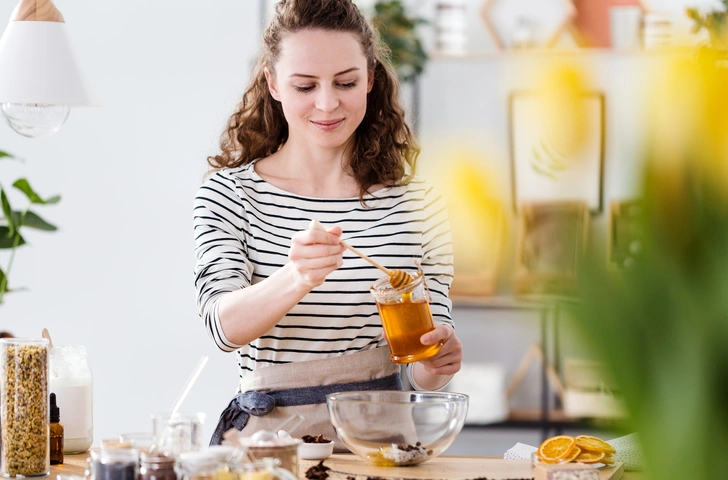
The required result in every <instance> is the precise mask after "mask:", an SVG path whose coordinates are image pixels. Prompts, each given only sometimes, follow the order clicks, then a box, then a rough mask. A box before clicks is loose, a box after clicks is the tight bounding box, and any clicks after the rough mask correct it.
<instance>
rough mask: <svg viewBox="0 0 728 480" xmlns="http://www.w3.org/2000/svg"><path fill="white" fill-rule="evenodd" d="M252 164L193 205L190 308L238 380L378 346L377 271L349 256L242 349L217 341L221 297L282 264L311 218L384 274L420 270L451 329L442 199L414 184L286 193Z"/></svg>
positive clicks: (213, 185) (209, 185) (208, 188)
mask: <svg viewBox="0 0 728 480" xmlns="http://www.w3.org/2000/svg"><path fill="white" fill-rule="evenodd" d="M254 165H255V163H251V164H248V165H245V166H242V167H239V168H234V169H224V170H222V171H218V172H216V173H214V174H212V175H211V176H209V177H208V178H207V179H206V180H205V182H204V184H203V185H202V186H201V187H200V189H199V191H198V194H197V198H196V199H195V207H194V234H195V253H196V257H197V264H196V266H195V285H196V288H197V305H198V308H199V312H200V316H201V317H202V318H203V320H204V322H205V327H206V328H207V331H208V334H209V335H210V336H211V338H212V339H213V341H214V342H215V343H216V344H217V346H218V347H219V348H220V349H222V350H224V351H234V350H237V353H238V355H239V361H238V364H239V366H240V374H241V377H242V376H243V375H244V374H245V372H246V371H253V370H256V369H257V368H262V367H265V366H268V365H272V364H280V363H289V362H299V361H305V360H314V359H318V358H323V357H329V356H336V355H343V354H346V353H353V352H356V351H360V350H368V349H370V348H374V347H376V346H380V345H384V344H385V343H386V342H385V340H383V338H382V327H381V323H380V320H379V315H378V313H377V308H376V304H375V303H374V298H373V297H372V295H371V293H370V292H369V287H370V286H371V285H372V283H374V281H375V280H377V279H379V278H381V277H382V273H381V272H380V271H379V270H377V269H376V268H374V267H372V266H371V265H370V264H369V263H367V262H366V261H364V260H362V259H361V258H359V257H358V256H356V255H354V254H353V253H351V252H349V251H346V252H344V265H343V266H342V267H341V268H339V269H338V270H336V271H334V272H332V273H331V274H329V276H328V277H327V278H326V281H325V282H324V283H323V284H322V285H320V286H318V287H316V288H314V289H313V290H312V291H311V292H310V293H309V294H308V295H306V296H305V297H304V298H303V299H302V300H301V301H300V302H299V303H298V304H297V305H296V306H295V307H294V308H293V309H292V310H291V311H290V312H288V314H287V315H286V316H285V317H284V318H282V319H281V321H280V322H278V324H277V325H276V326H275V327H273V328H272V329H271V330H270V331H268V332H267V333H266V334H265V335H263V336H261V337H260V338H258V339H257V340H255V341H253V342H251V343H250V344H248V345H236V344H234V343H233V342H231V341H230V340H228V339H227V338H226V337H225V334H224V333H223V331H222V328H221V326H220V319H219V317H218V303H219V300H220V298H221V297H222V296H223V295H224V294H226V293H228V292H231V291H235V290H237V289H240V288H245V287H246V286H249V285H251V284H254V283H257V282H260V281H262V280H264V279H265V278H267V277H268V276H270V275H271V274H272V273H273V272H274V271H276V270H277V269H279V268H281V267H282V266H283V265H284V264H286V263H287V262H288V256H287V255H288V250H289V248H290V244H291V237H292V236H293V234H294V233H295V232H297V231H299V230H304V229H306V228H308V225H309V222H310V220H311V219H313V218H316V219H318V220H319V221H320V222H321V223H323V224H324V226H327V227H328V226H333V225H339V226H341V228H342V229H343V234H342V240H344V241H346V242H348V243H349V244H351V245H352V246H354V247H356V248H357V249H359V250H361V251H362V252H364V253H365V254H367V255H369V256H371V257H372V258H374V259H375V260H377V261H378V262H379V263H380V264H382V265H385V266H386V267H388V268H396V269H403V270H409V271H411V272H413V271H415V270H416V267H415V265H414V261H415V260H416V261H418V262H420V263H421V265H422V269H423V271H424V272H425V275H426V279H427V285H428V287H429V290H430V293H431V295H432V303H431V305H430V306H431V309H432V313H433V317H434V319H435V322H436V323H448V324H452V319H451V316H450V310H451V307H452V303H451V302H450V300H449V298H448V291H449V289H450V284H451V282H452V275H453V261H452V245H451V234H450V227H449V222H448V217H447V209H446V205H445V201H444V199H443V198H442V197H441V196H440V195H439V194H438V193H437V192H435V191H434V190H433V188H432V187H431V186H429V185H427V184H426V183H425V182H424V181H422V180H420V179H417V178H416V179H415V180H413V181H412V182H411V183H410V184H409V185H406V186H399V187H395V188H390V189H382V190H380V191H378V192H375V194H374V195H375V196H376V198H375V196H371V195H367V196H365V200H366V205H367V206H366V207H365V206H362V204H361V203H360V201H359V199H358V198H344V199H330V198H309V197H303V196H300V195H294V194H292V193H289V192H286V191H284V190H281V189H279V188H276V187H274V186H273V185H270V184H269V183H267V182H266V181H265V180H263V179H262V178H261V177H259V176H258V175H257V174H256V172H255V169H254V168H253V166H254Z"/></svg>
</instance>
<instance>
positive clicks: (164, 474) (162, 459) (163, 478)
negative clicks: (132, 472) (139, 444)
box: [139, 452, 177, 480]
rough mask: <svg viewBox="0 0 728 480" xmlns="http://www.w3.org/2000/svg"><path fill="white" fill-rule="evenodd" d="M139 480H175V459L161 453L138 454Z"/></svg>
mask: <svg viewBox="0 0 728 480" xmlns="http://www.w3.org/2000/svg"><path fill="white" fill-rule="evenodd" d="M139 464H140V467H139V480H177V473H176V472H175V470H174V467H175V458H174V457H172V456H168V455H165V454H163V453H149V452H142V453H140V454H139Z"/></svg>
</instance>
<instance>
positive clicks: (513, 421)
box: [463, 409, 624, 430]
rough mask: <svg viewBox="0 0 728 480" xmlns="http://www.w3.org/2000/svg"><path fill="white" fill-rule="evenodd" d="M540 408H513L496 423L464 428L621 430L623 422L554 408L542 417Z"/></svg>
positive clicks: (478, 424) (471, 424)
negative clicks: (570, 414) (503, 418)
mask: <svg viewBox="0 0 728 480" xmlns="http://www.w3.org/2000/svg"><path fill="white" fill-rule="evenodd" d="M542 415H543V412H542V411H541V410H539V409H513V410H511V412H510V415H509V416H508V418H507V419H506V420H504V421H502V422H496V423H465V425H464V426H463V428H464V429H473V430H477V429H490V428H524V429H537V428H548V429H553V430H563V429H567V428H568V429H574V428H579V429H593V428H597V429H616V430H621V429H622V427H623V425H624V424H623V422H620V421H618V420H614V419H607V418H574V417H569V416H567V415H566V414H564V412H563V410H560V409H554V410H550V411H549V412H548V417H547V418H546V419H544V418H543V417H542Z"/></svg>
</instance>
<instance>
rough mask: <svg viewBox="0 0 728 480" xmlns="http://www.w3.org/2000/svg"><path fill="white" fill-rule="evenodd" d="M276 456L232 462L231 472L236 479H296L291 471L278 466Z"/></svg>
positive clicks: (278, 461) (278, 462)
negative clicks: (251, 460) (254, 460)
mask: <svg viewBox="0 0 728 480" xmlns="http://www.w3.org/2000/svg"><path fill="white" fill-rule="evenodd" d="M280 463H281V462H280V460H278V459H277V458H263V459H261V460H259V461H257V462H244V461H238V462H232V463H231V466H230V468H231V473H232V474H233V478H235V479H236V480H274V479H275V480H298V477H296V476H295V475H294V474H293V473H291V472H290V471H289V470H286V469H284V468H280V467H278V465H280Z"/></svg>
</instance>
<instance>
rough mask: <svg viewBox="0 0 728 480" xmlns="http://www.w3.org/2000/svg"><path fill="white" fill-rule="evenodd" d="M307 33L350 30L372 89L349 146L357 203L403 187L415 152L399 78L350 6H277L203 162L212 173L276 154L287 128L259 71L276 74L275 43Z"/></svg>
mask: <svg viewBox="0 0 728 480" xmlns="http://www.w3.org/2000/svg"><path fill="white" fill-rule="evenodd" d="M307 29H320V30H329V31H336V32H349V33H352V34H354V35H355V36H356V38H357V39H358V40H359V43H360V44H361V47H362V52H363V53H364V55H365V56H366V58H367V66H368V68H369V72H370V74H371V73H372V72H373V75H374V84H373V87H372V90H371V92H369V94H368V95H367V110H366V113H365V115H364V119H363V120H362V122H361V123H360V124H359V126H358V127H357V129H356V132H355V134H354V138H353V141H352V143H353V144H352V153H351V158H350V159H349V164H348V168H349V169H350V172H351V174H352V175H353V176H354V178H355V179H356V180H357V182H358V183H359V188H360V190H359V197H360V199H361V200H363V197H364V195H365V194H366V193H367V192H368V191H369V188H370V187H372V186H374V185H385V186H394V185H401V184H405V183H407V182H409V181H410V180H411V178H412V176H413V175H414V173H415V165H416V162H417V156H418V155H419V153H420V149H419V146H418V145H417V142H416V141H415V139H414V136H413V135H412V132H411V131H410V129H409V127H408V126H407V123H406V122H405V119H404V109H403V108H402V106H401V105H400V103H399V80H398V79H397V76H396V73H394V69H393V68H392V67H391V64H390V62H389V49H388V47H387V46H386V45H384V44H383V43H382V42H381V40H380V38H379V35H378V33H377V31H376V29H374V28H372V26H371V25H370V23H369V22H368V21H367V19H366V18H365V17H364V15H362V13H361V12H360V11H359V9H358V8H357V7H356V5H354V3H353V2H352V1H351V0H281V1H280V2H279V3H278V4H277V5H276V7H275V15H274V17H273V19H272V20H271V22H270V24H269V25H268V28H267V29H266V30H265V33H264V34H263V41H262V46H261V52H260V56H259V58H258V62H257V64H256V66H255V70H254V71H253V76H252V79H251V82H250V84H249V85H248V88H247V89H246V90H245V93H244V94H243V98H242V100H241V101H240V103H239V104H238V105H237V107H236V109H235V113H233V114H232V115H231V116H230V119H229V120H228V125H227V128H226V129H225V131H223V133H222V135H221V136H220V150H221V152H220V153H219V154H218V155H215V156H211V157H208V158H207V162H208V163H209V164H210V166H211V167H212V168H213V169H214V170H220V169H222V168H235V167H239V166H241V165H247V164H249V163H250V162H252V161H253V160H255V159H257V158H264V157H268V156H270V155H272V154H273V153H275V152H276V151H278V150H279V149H280V148H281V147H282V146H283V144H284V143H286V140H288V123H287V122H286V119H285V117H284V115H283V109H282V108H281V105H280V103H278V102H277V101H276V100H274V99H273V97H271V95H270V92H269V91H268V84H267V82H266V79H265V69H266V68H268V69H269V71H270V72H271V73H273V74H275V65H276V63H277V62H278V60H279V58H280V53H281V40H282V39H283V38H285V37H286V36H287V35H291V34H294V33H296V32H300V31H302V30H307Z"/></svg>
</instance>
